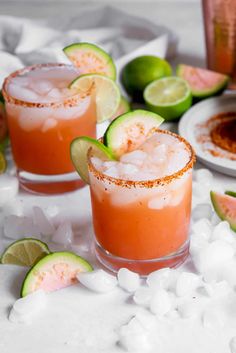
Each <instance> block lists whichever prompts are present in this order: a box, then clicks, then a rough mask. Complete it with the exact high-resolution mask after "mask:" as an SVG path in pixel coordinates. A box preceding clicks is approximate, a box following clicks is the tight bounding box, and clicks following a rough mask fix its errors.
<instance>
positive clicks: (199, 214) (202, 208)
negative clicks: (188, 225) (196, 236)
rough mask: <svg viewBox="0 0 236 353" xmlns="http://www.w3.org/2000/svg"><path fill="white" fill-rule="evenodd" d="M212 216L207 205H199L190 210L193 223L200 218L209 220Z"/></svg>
mask: <svg viewBox="0 0 236 353" xmlns="http://www.w3.org/2000/svg"><path fill="white" fill-rule="evenodd" d="M212 215H213V210H212V207H211V205H210V204H209V203H200V204H198V205H197V206H195V207H194V209H193V210H192V219H193V221H194V222H196V221H199V220H200V219H202V218H205V219H208V220H211V218H212Z"/></svg>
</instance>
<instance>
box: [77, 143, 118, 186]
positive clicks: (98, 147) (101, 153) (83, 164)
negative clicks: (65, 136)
mask: <svg viewBox="0 0 236 353" xmlns="http://www.w3.org/2000/svg"><path fill="white" fill-rule="evenodd" d="M90 148H91V149H92V153H93V156H96V157H97V158H100V159H102V160H114V157H113V154H112V153H111V152H110V150H109V149H108V148H107V147H106V146H104V145H103V144H102V143H101V142H99V141H97V140H95V139H93V138H91V137H87V136H80V137H77V138H76V139H74V140H73V141H72V143H71V148H70V153H71V160H72V162H73V164H74V167H75V169H76V170H77V172H78V174H79V175H80V177H81V178H82V179H83V180H84V181H85V182H86V183H87V184H89V173H88V151H89V149H90Z"/></svg>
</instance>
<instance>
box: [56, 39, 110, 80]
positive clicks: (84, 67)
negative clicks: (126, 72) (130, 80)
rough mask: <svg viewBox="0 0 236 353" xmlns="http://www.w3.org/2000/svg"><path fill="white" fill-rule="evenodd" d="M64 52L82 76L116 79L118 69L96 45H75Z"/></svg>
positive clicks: (69, 46)
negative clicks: (92, 75) (97, 74)
mask: <svg viewBox="0 0 236 353" xmlns="http://www.w3.org/2000/svg"><path fill="white" fill-rule="evenodd" d="M63 51H64V53H65V54H66V56H67V57H68V59H69V60H70V61H71V62H72V63H73V64H74V66H75V67H77V68H78V69H79V72H80V73H81V74H89V73H100V74H103V75H105V76H108V77H110V78H111V79H113V80H115V79H116V67H115V64H114V62H113V60H112V58H111V57H110V55H109V54H107V53H106V52H105V51H104V50H103V49H101V48H99V47H98V46H96V45H95V44H91V43H74V44H71V45H68V46H67V47H65V48H64V49H63Z"/></svg>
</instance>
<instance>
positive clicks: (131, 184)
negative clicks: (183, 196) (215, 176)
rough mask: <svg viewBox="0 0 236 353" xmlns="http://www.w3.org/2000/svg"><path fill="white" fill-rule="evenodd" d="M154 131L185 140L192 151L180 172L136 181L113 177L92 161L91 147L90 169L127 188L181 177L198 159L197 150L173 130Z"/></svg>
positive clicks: (155, 183)
mask: <svg viewBox="0 0 236 353" xmlns="http://www.w3.org/2000/svg"><path fill="white" fill-rule="evenodd" d="M153 131H154V132H159V133H163V134H168V135H171V136H174V137H175V138H177V139H178V140H179V141H181V142H183V143H184V144H185V147H187V149H188V151H189V153H190V157H189V161H188V162H187V163H186V165H185V166H184V167H183V168H182V169H180V170H179V171H178V172H176V173H174V174H171V175H167V176H165V177H163V178H158V179H153V180H144V181H140V180H139V181H135V180H124V179H118V178H113V177H111V176H108V175H106V174H104V173H102V172H100V171H99V170H97V169H96V168H95V167H94V165H93V164H92V162H91V151H92V150H91V149H90V150H89V152H88V170H89V171H90V172H91V173H92V174H93V175H94V176H95V178H97V179H98V180H102V181H104V180H105V181H108V182H109V183H110V184H115V185H117V186H121V187H127V188H129V189H130V188H131V187H135V188H136V187H140V188H153V187H156V186H158V185H165V184H169V183H170V182H171V181H172V180H174V179H177V178H180V177H181V176H182V175H183V174H185V173H186V172H187V171H188V170H189V169H191V168H192V167H193V165H194V163H195V161H196V156H195V152H194V150H193V148H192V146H191V145H190V143H189V142H188V141H187V140H185V139H184V138H183V137H182V136H179V135H177V134H175V133H173V132H171V131H167V130H161V129H158V128H155V129H153Z"/></svg>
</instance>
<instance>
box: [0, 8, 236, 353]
mask: <svg viewBox="0 0 236 353" xmlns="http://www.w3.org/2000/svg"><path fill="white" fill-rule="evenodd" d="M113 4H114V6H116V7H117V8H120V9H122V10H125V11H127V12H129V13H131V14H133V15H137V16H143V17H146V18H149V19H151V20H153V21H155V22H156V23H157V24H163V25H166V26H168V27H170V28H171V29H172V30H173V31H175V32H176V34H177V35H178V37H179V52H178V56H177V57H176V59H175V60H174V64H176V63H177V62H184V63H186V64H188V63H189V64H192V65H199V66H203V67H204V65H205V60H204V38H203V27H202V17H201V8H200V4H199V3H195V2H194V3H192V2H188V1H179V2H178V3H171V2H168V1H160V2H156V3H155V2H151V3H149V2H145V3H144V2H143V3H134V2H130V3H129V2H126V1H119V2H118V1H117V2H114V3H113ZM82 6H83V3H82V2H80V3H78V4H75V3H74V4H70V3H69V4H67V3H61V2H58V3H57V4H56V5H55V3H53V2H50V3H48V5H44V4H40V3H37V4H33V3H25V4H24V3H23V2H22V3H19V1H11V2H8V1H2V2H0V14H6V15H18V16H26V17H35V18H36V17H44V16H66V15H71V14H74V15H76V13H79V11H80V7H82ZM84 6H87V5H86V2H84ZM89 6H91V5H89ZM198 167H199V166H198ZM214 181H215V183H216V184H218V185H221V187H222V188H228V189H236V180H235V179H233V178H231V177H228V176H224V175H221V174H219V173H214ZM18 201H19V204H20V205H23V209H24V212H25V213H27V214H31V209H32V206H33V205H37V206H41V207H42V208H44V209H45V210H46V211H49V212H53V210H54V207H55V206H57V207H58V208H59V213H58V214H57V215H55V216H54V217H52V218H53V219H54V222H55V223H58V222H59V221H61V220H62V219H64V218H68V219H70V220H71V221H72V224H73V227H74V229H75V230H76V234H78V235H79V236H81V235H82V236H83V237H84V238H85V237H86V236H89V235H91V232H92V230H91V209H90V202H89V190H88V188H87V187H86V188H83V189H82V190H79V191H76V192H73V193H68V194H65V195H60V196H50V197H46V196H35V195H30V194H27V193H25V192H23V191H21V192H20V194H19V198H18ZM0 270H1V272H2V275H3V276H5V277H7V276H6V274H5V273H3V270H2V268H0ZM14 275H15V272H14V271H12V276H11V275H10V276H9V278H8V279H6V283H7V285H8V287H9V295H8V296H6V295H5V297H4V294H5V293H6V290H5V289H3V287H2V285H0V292H1V290H2V293H3V301H2V303H3V304H4V305H3V306H2V307H1V306H0V318H1V317H3V316H2V315H5V316H6V309H5V307H6V305H8V306H9V305H11V304H12V302H13V301H14V300H15V299H16V298H17V296H18V294H19V288H20V284H19V283H18V282H17V283H15V284H14V285H13V284H12V283H13V281H14V278H15V277H14ZM18 275H19V280H20V279H21V278H23V277H22V276H23V275H24V271H23V270H21V269H20V270H19V271H18ZM4 287H5V285H4ZM76 290H77V289H76V288H74V289H72V290H71V291H66V292H65V294H66V293H67V294H66V298H67V302H65V301H64V302H63V303H65V307H66V308H67V311H66V310H65V309H64V308H63V303H61V304H60V302H61V297H60V294H59V293H56V294H55V295H54V297H53V299H52V297H51V299H50V303H51V306H50V309H49V314H47V318H48V317H49V316H50V315H58V321H59V322H60V324H61V325H62V327H63V329H64V331H62V330H61V331H60V330H59V332H58V334H57V335H56V334H54V336H53V333H51V334H52V336H53V337H54V339H55V344H53V345H52V346H50V347H49V346H48V347H47V348H48V349H47V350H45V352H46V351H47V353H55V349H56V351H57V352H58V353H61V352H77V351H80V352H82V353H85V352H88V353H91V352H96V353H98V352H99V353H100V352H107V353H108V352H109V353H111V351H109V349H108V348H106V347H105V348H104V347H102V345H101V347H97V348H98V349H96V347H93V346H88V347H87V346H86V348H84V349H82V350H77V348H76V349H75V347H73V346H72V348H71V347H69V348H68V346H65V343H64V341H63V340H65V337H66V333H67V331H66V330H67V325H66V323H64V322H63V315H65V317H66V315H67V312H68V310H69V313H70V315H71V316H70V318H71V320H72V324H73V325H74V326H76V325H78V322H79V321H78V320H77V319H76V315H75V314H74V311H75V312H76V310H78V313H79V314H80V315H87V316H88V317H87V319H85V316H83V317H82V320H84V325H86V324H88V325H89V322H90V324H91V332H92V333H93V334H94V335H98V336H99V333H98V332H97V330H96V329H95V328H94V323H93V319H94V317H95V318H96V319H97V320H98V323H97V324H98V325H99V324H101V325H102V329H104V332H105V334H106V333H107V334H111V333H110V331H109V328H108V325H107V324H106V325H105V321H104V320H108V322H109V320H110V322H111V325H113V326H114V325H115V324H114V323H115V322H117V325H118V324H119V325H121V324H122V323H124V322H125V320H126V319H127V316H128V315H131V314H132V312H133V311H134V308H133V306H132V305H131V306H128V305H126V306H124V305H123V304H121V303H122V300H124V298H125V295H124V293H118V294H116V295H115V296H112V295H110V294H108V295H107V296H106V297H105V298H104V297H100V299H99V297H97V296H96V297H95V296H94V295H93V294H91V293H88V292H86V291H83V290H81V291H80V293H77V292H76ZM75 298H77V299H76V300H78V302H77V304H75V306H74V307H72V305H71V306H70V304H69V303H70V300H74V299H75ZM80 300H81V302H83V303H84V304H83V305H80V306H79V301H80ZM128 303H129V302H128V301H127V304H128ZM53 305H55V308H56V307H57V308H58V307H59V306H60V305H61V311H60V312H54V311H53V310H54V309H53ZM83 306H85V307H86V308H89V307H90V306H91V310H88V311H87V312H85V311H84V309H83ZM115 306H117V310H118V309H119V307H120V310H122V312H120V313H119V314H118V311H117V310H116V311H115V310H114V307H115ZM68 308H69V309H68ZM94 310H95V311H94ZM96 311H97V314H95V316H94V312H96ZM108 312H109V313H111V314H110V315H109V316H108ZM50 313H51V314H50ZM73 315H74V316H73ZM5 316H4V317H5ZM76 320H77V321H76ZM89 320H90V321H89ZM0 321H1V320H0ZM50 325H51V326H52V325H54V321H53V319H52V318H51V316H50V319H48V321H47V322H45V323H44V321H43V318H40V319H39V321H38V322H36V323H35V324H34V326H33V327H31V328H30V327H28V328H26V329H25V331H24V329H23V328H20V329H17V328H14V327H12V326H11V327H10V326H9V327H8V323H7V319H6V318H5V319H3V320H2V322H0V332H1V328H2V329H4V330H5V331H4V338H3V340H2V339H1V340H2V342H1V343H0V351H1V353H12V352H13V350H14V349H15V348H16V344H17V348H18V349H19V352H23V351H24V352H25V353H38V352H41V347H42V346H41V344H40V341H41V339H42V335H44V337H46V336H47V335H48V332H49V331H47V330H50V327H51V326H50ZM63 325H64V326H63ZM80 329H81V330H82V329H83V326H82V325H81V326H80ZM37 330H41V331H40V332H41V334H39V332H38V331H37ZM88 332H89V330H88ZM83 334H86V330H85V331H84V333H83ZM12 335H14V336H16V343H14V342H13V340H11V337H12ZM22 335H24V337H25V339H24V338H23V336H22ZM31 335H32V337H34V339H35V343H36V346H34V349H33V350H31V348H30V347H31V345H30V344H29V343H27V340H28V339H29V337H30V336H31ZM45 335H46V336H45ZM60 335H61V336H60ZM67 337H69V336H68V335H67ZM94 337H95V336H94ZM111 337H112V336H111ZM47 339H48V342H51V341H50V339H49V338H47ZM95 342H96V340H95ZM51 343H52V342H51ZM108 347H109V345H108ZM177 348H178V347H177ZM180 349H181V348H180ZM118 351H120V350H119V349H118V350H117V347H116V348H115V349H114V352H118ZM178 352H180V351H178ZM221 352H222V353H225V352H226V351H225V352H223V351H221ZM174 353H177V351H176V352H174Z"/></svg>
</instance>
